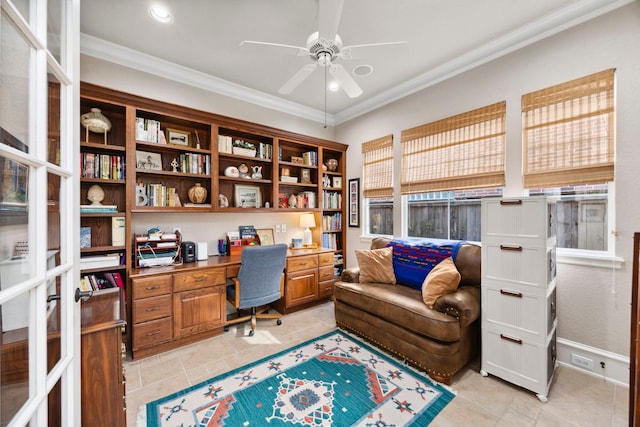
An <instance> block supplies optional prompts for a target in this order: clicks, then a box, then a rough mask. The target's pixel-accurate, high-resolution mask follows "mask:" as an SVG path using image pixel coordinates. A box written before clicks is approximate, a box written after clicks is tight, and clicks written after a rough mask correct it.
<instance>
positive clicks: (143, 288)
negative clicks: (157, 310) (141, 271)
mask: <svg viewBox="0 0 640 427" xmlns="http://www.w3.org/2000/svg"><path fill="white" fill-rule="evenodd" d="M132 286H133V299H134V300H136V299H140V298H148V297H154V296H157V295H165V294H170V293H171V276H169V275H168V274H165V275H163V276H152V277H141V278H137V279H133V280H132Z"/></svg>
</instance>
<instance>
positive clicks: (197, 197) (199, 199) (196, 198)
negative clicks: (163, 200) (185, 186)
mask: <svg viewBox="0 0 640 427" xmlns="http://www.w3.org/2000/svg"><path fill="white" fill-rule="evenodd" d="M187 196H188V197H189V201H190V202H191V203H204V202H205V200H207V189H206V188H204V187H203V186H202V185H200V183H199V182H197V183H195V184H194V186H193V187H191V188H190V189H189V191H188V192H187Z"/></svg>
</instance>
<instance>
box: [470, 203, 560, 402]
mask: <svg viewBox="0 0 640 427" xmlns="http://www.w3.org/2000/svg"><path fill="white" fill-rule="evenodd" d="M555 248H556V226H555V203H554V202H553V201H552V200H550V199H547V198H545V197H537V196H536V197H523V198H503V199H497V198H496V199H485V200H483V201H482V367H481V371H480V373H481V374H482V375H484V376H487V375H489V374H491V375H495V376H497V377H500V378H502V379H504V380H506V381H509V382H511V383H513V384H516V385H518V386H521V387H524V388H526V389H528V390H531V391H533V392H535V393H536V394H537V396H538V399H540V400H541V401H543V402H546V401H547V394H548V393H549V387H550V385H551V380H552V379H553V374H554V371H555V366H556V325H557V320H556V251H555Z"/></svg>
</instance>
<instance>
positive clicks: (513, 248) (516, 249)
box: [500, 245, 522, 252]
mask: <svg viewBox="0 0 640 427" xmlns="http://www.w3.org/2000/svg"><path fill="white" fill-rule="evenodd" d="M500 250H502V251H513V252H522V246H509V245H500Z"/></svg>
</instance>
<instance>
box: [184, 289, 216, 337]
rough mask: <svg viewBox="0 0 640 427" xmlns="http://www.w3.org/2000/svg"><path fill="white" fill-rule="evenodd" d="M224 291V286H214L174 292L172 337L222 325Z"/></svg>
mask: <svg viewBox="0 0 640 427" xmlns="http://www.w3.org/2000/svg"><path fill="white" fill-rule="evenodd" d="M224 292H225V290H224V286H214V287H209V288H200V289H194V290H192V291H185V292H177V293H174V294H173V333H174V338H181V337H185V336H189V335H193V334H197V333H200V332H205V331H209V330H211V329H215V328H218V327H222V325H223V324H224V322H225V317H226V314H225V309H226V307H225V295H224Z"/></svg>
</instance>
